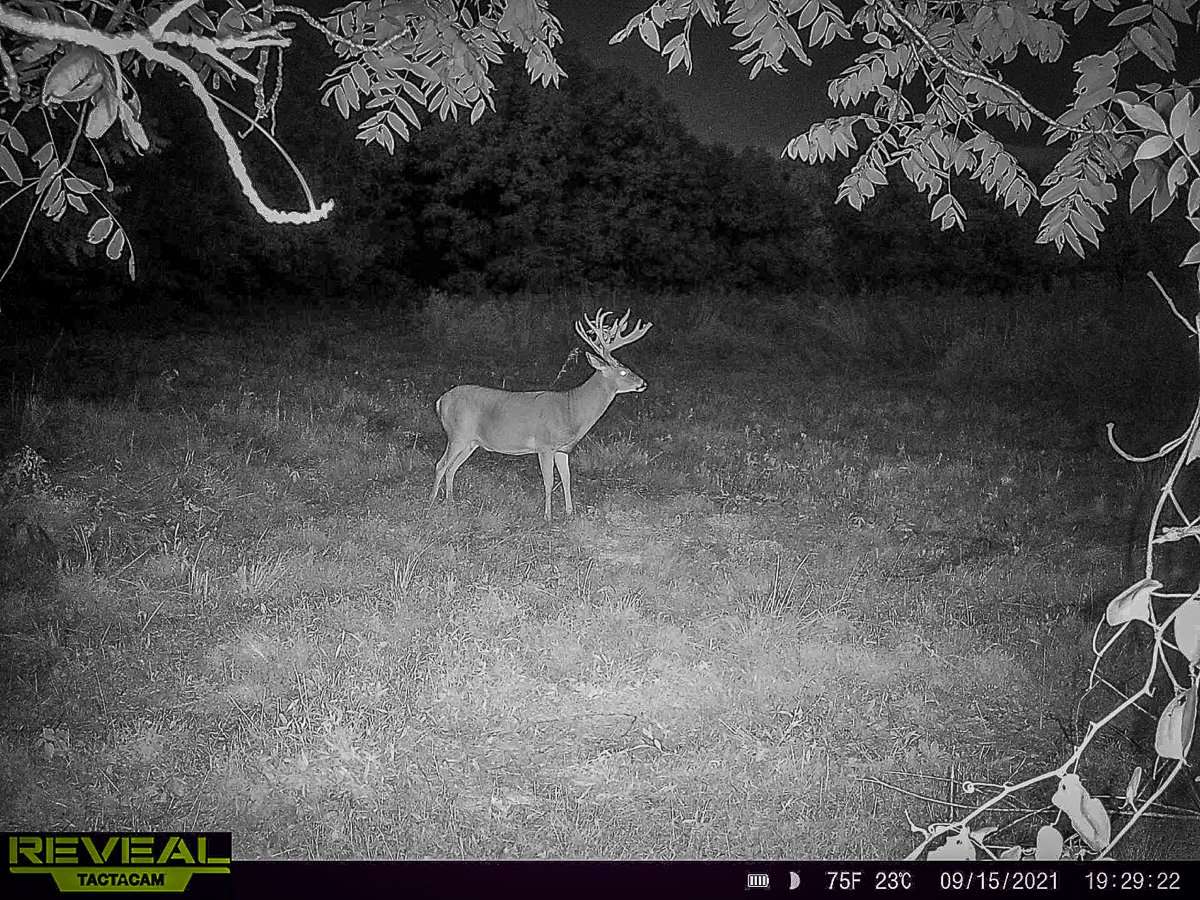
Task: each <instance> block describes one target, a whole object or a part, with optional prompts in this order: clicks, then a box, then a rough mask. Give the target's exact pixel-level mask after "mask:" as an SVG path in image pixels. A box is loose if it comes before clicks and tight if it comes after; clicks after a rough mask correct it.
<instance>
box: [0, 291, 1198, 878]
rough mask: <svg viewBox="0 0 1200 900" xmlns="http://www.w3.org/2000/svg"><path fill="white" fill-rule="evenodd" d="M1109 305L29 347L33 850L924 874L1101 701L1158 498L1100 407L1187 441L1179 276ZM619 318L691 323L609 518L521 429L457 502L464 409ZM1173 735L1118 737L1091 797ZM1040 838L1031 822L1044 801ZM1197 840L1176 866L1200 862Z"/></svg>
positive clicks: (13, 561)
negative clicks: (444, 491)
mask: <svg viewBox="0 0 1200 900" xmlns="http://www.w3.org/2000/svg"><path fill="white" fill-rule="evenodd" d="M1139 290H1140V289H1139ZM1101 299H1103V298H1100V299H1098V294H1097V292H1095V291H1088V290H1083V289H1081V290H1079V291H1078V292H1077V295H1073V296H1068V295H1067V294H1066V292H1065V291H1059V292H1058V293H1054V294H1051V293H1047V294H1034V295H1031V296H1023V297H1003V298H1001V297H986V298H981V297H973V298H965V297H958V296H946V297H928V296H913V297H907V298H906V297H861V298H857V299H852V300H851V299H839V298H822V297H817V296H802V297H786V298H778V299H766V298H758V299H754V298H732V299H731V298H728V297H686V298H679V297H658V298H656V297H644V298H639V297H632V298H630V297H613V296H611V295H608V296H605V297H603V298H588V297H583V298H572V299H570V300H560V301H558V302H556V303H553V304H551V303H550V302H549V301H547V300H545V299H538V298H526V299H514V300H507V301H503V300H491V301H487V302H468V301H466V300H463V299H458V298H455V297H450V296H446V295H444V294H438V293H435V294H433V295H432V296H431V297H430V298H428V300H426V301H425V302H424V304H423V305H422V306H420V307H419V308H416V309H413V310H411V311H410V312H409V313H408V314H406V315H404V316H398V315H396V314H393V313H386V314H385V313H383V312H364V311H350V310H348V309H342V308H340V307H329V308H327V309H325V310H324V311H315V312H310V313H307V314H298V313H295V312H281V313H278V314H276V313H272V312H270V311H267V310H260V311H257V312H255V313H254V314H253V315H250V314H246V315H244V316H242V317H241V318H233V319H231V318H230V317H229V316H228V315H225V316H224V317H223V318H221V319H220V320H218V319H215V318H214V319H213V320H211V321H209V320H207V319H205V317H204V315H203V314H201V313H199V312H193V313H192V314H190V315H187V316H182V315H181V316H178V317H173V316H172V315H170V314H168V313H163V314H162V315H161V316H158V317H150V318H148V319H147V320H146V321H142V322H137V323H130V322H128V321H125V320H122V319H120V317H119V316H116V315H115V314H114V315H108V314H103V315H102V314H100V313H96V315H95V318H94V319H93V320H92V321H86V320H85V317H84V316H76V317H75V319H74V320H73V321H74V323H75V324H74V325H72V326H69V327H67V328H65V329H63V328H59V327H58V326H57V325H53V324H52V323H50V322H45V323H41V324H40V325H37V324H20V323H17V324H12V325H10V326H8V327H7V328H6V331H5V332H4V333H3V335H2V337H0V343H2V345H3V346H2V347H0V371H4V372H6V373H7V374H5V376H4V379H5V384H4V388H5V391H6V394H5V402H4V404H3V409H2V411H0V453H3V457H4V459H5V460H7V461H8V463H7V465H6V469H5V471H4V472H3V485H2V491H3V493H2V494H0V501H2V503H0V535H2V541H3V542H2V544H0V567H2V568H0V595H2V599H0V667H3V679H2V683H3V692H4V694H3V697H2V698H0V708H2V709H3V713H2V714H0V716H2V721H0V782H3V784H4V785H5V788H4V790H3V791H0V829H8V830H14V829H31V828H47V829H72V830H93V829H109V828H116V829H171V828H185V829H197V830H199V829H207V828H217V829H231V830H232V831H233V833H234V849H235V853H236V854H237V856H238V857H239V858H318V857H319V858H332V859H343V858H403V859H411V858H425V857H436V858H443V857H444V858H455V859H457V858H489V859H497V858H550V859H561V858H594V857H604V858H622V859H624V858H650V859H667V858H670V859H681V858H686V859H692V858H729V859H739V858H862V857H866V858H879V857H882V858H890V857H897V856H903V855H904V854H906V853H907V852H908V851H909V850H910V849H911V847H912V846H914V844H915V843H916V842H917V840H918V839H917V837H916V836H914V835H913V834H912V832H911V831H910V829H909V824H908V821H907V819H911V820H912V821H913V822H915V823H917V824H920V825H927V824H928V823H930V822H934V821H945V820H949V819H953V818H955V817H957V815H959V814H960V813H959V812H958V810H959V808H960V807H959V804H970V805H974V804H975V803H976V802H977V800H978V795H975V796H970V795H964V794H963V793H962V791H961V790H956V789H955V787H954V785H955V784H956V783H961V782H962V781H963V780H964V779H965V780H969V781H974V782H975V783H976V784H978V785H980V789H981V790H985V791H986V790H987V786H988V785H992V784H998V783H1002V782H1005V781H1015V780H1017V779H1019V778H1020V777H1023V776H1027V775H1029V774H1032V773H1034V772H1036V771H1041V770H1042V769H1044V768H1046V767H1047V766H1051V765H1056V764H1057V763H1058V762H1059V761H1060V760H1061V758H1062V756H1063V755H1064V753H1066V752H1069V750H1070V748H1071V747H1072V746H1073V745H1074V744H1075V742H1076V741H1077V739H1078V736H1079V733H1080V730H1081V729H1082V728H1083V727H1086V720H1087V719H1086V717H1087V710H1088V709H1089V704H1092V703H1098V704H1102V702H1103V701H1104V700H1105V698H1104V697H1103V696H1099V697H1097V696H1092V697H1090V698H1088V699H1086V700H1084V701H1083V702H1081V701H1080V696H1081V688H1082V687H1083V686H1084V684H1085V683H1086V679H1087V672H1088V667H1089V665H1090V663H1091V643H1092V633H1093V630H1094V628H1095V625H1096V623H1097V622H1098V621H1099V619H1100V617H1101V615H1102V612H1103V609H1104V604H1105V603H1106V602H1107V601H1108V600H1109V599H1111V597H1112V596H1113V595H1115V594H1116V593H1117V592H1118V591H1119V590H1120V589H1121V588H1123V587H1124V586H1125V585H1126V584H1128V583H1129V581H1130V580H1132V579H1131V578H1130V576H1129V567H1128V564H1127V557H1128V547H1129V541H1130V538H1129V535H1130V522H1131V516H1132V511H1133V509H1134V507H1135V505H1136V499H1137V495H1138V492H1139V491H1140V490H1142V489H1143V488H1145V487H1146V485H1147V483H1148V479H1147V477H1146V476H1145V475H1144V474H1143V473H1139V472H1138V470H1137V469H1136V467H1133V466H1130V465H1129V464H1126V463H1123V462H1120V461H1119V460H1118V459H1117V458H1116V456H1115V455H1114V454H1113V453H1112V452H1111V450H1109V449H1107V445H1106V444H1105V443H1104V440H1103V423H1104V422H1106V421H1110V420H1111V421H1115V422H1116V423H1117V434H1118V436H1119V437H1121V438H1122V439H1123V440H1125V441H1126V443H1127V444H1128V445H1129V447H1130V449H1132V450H1135V451H1137V452H1148V451H1150V450H1153V449H1156V448H1158V447H1159V446H1160V445H1161V444H1162V443H1164V442H1165V441H1166V440H1167V439H1168V438H1170V437H1173V436H1174V435H1175V434H1176V433H1177V429H1178V426H1179V425H1180V423H1181V422H1183V421H1186V417H1187V415H1188V414H1189V412H1190V407H1191V404H1192V398H1193V396H1194V394H1193V393H1191V392H1192V391H1193V390H1194V385H1195V373H1194V372H1193V371H1192V370H1191V367H1192V366H1194V351H1193V350H1192V349H1190V347H1189V345H1188V344H1187V342H1186V340H1185V337H1184V334H1183V331H1182V329H1180V328H1173V325H1172V320H1171V318H1170V316H1169V315H1168V314H1167V313H1166V312H1165V310H1160V309H1159V308H1158V306H1160V305H1161V304H1159V303H1158V302H1157V301H1156V300H1154V299H1153V298H1152V297H1150V296H1149V293H1148V292H1147V293H1146V295H1145V296H1144V297H1142V299H1141V300H1139V301H1138V302H1137V303H1134V302H1132V301H1131V300H1130V299H1129V298H1128V297H1123V298H1112V301H1113V302H1112V303H1108V304H1106V303H1104V302H1100V300H1101ZM599 305H604V306H607V307H609V308H616V309H618V310H620V311H623V310H624V309H625V308H626V306H632V307H633V310H634V313H635V315H638V316H642V317H644V318H646V319H651V320H653V321H654V323H655V327H654V329H653V330H652V331H651V332H649V334H648V335H647V336H646V338H645V339H643V340H642V341H640V342H639V343H638V344H637V345H635V346H633V347H631V348H630V349H629V350H628V351H627V352H626V353H624V354H622V359H623V361H624V362H626V363H627V364H628V365H629V366H631V367H632V368H634V369H635V370H636V371H637V372H638V373H639V374H641V375H642V376H643V377H644V378H645V379H646V381H647V382H648V385H649V387H648V389H647V390H646V391H645V392H644V393H640V394H622V395H620V396H618V397H617V399H616V400H615V402H614V403H613V405H612V407H611V408H610V409H609V411H608V412H607V414H606V415H605V416H604V417H603V418H601V419H600V421H599V422H598V423H597V425H596V426H595V427H594V429H593V430H592V431H591V433H590V434H589V435H588V436H587V437H586V438H585V439H584V440H583V441H582V442H581V443H580V445H579V447H578V448H577V449H576V450H575V452H573V453H572V455H571V460H572V472H573V474H574V484H573V488H574V494H575V502H576V511H575V515H574V516H572V517H569V518H568V517H566V516H565V515H564V514H563V509H562V496H561V492H556V495H555V497H554V520H553V522H551V523H550V524H546V523H545V522H544V521H543V520H542V487H541V478H540V475H539V473H538V467H537V463H536V458H535V457H531V456H526V457H506V456H499V455H493V454H488V453H485V452H483V451H480V452H477V453H476V454H475V455H474V456H473V457H472V458H471V459H470V460H469V461H468V462H467V463H466V465H465V466H464V467H463V468H462V469H461V470H460V472H459V473H458V481H457V483H456V492H457V494H458V497H457V499H456V502H455V503H454V504H453V505H448V504H445V503H443V502H439V503H438V504H436V505H434V506H432V507H430V505H429V490H430V486H431V483H432V478H433V469H434V462H435V461H436V460H437V458H438V456H439V455H440V454H441V452H442V449H443V446H444V437H443V434H442V429H441V427H440V425H439V423H438V421H437V419H436V418H435V416H434V412H433V403H434V400H435V399H436V398H437V397H438V396H439V395H440V394H441V393H442V392H443V391H445V390H446V389H448V388H450V387H452V386H454V385H456V384H461V383H467V382H474V383H479V384H486V385H491V386H495V387H505V388H508V389H511V390H519V389H539V388H545V387H550V386H554V387H556V388H557V389H560V390H561V389H565V388H567V387H572V386H574V385H576V384H579V383H580V382H582V381H583V380H584V378H585V377H586V376H587V375H588V374H590V371H591V370H590V368H589V367H588V365H587V363H586V362H585V361H583V360H582V359H579V358H572V359H568V354H569V351H570V350H571V348H572V347H574V346H575V345H576V343H577V342H576V341H575V340H574V333H573V332H572V329H571V320H572V318H573V317H574V316H575V315H577V314H578V313H580V312H583V311H591V310H594V309H595V308H596V307H597V306H599ZM218 321H219V322H220V324H219V325H218V324H216V323H217V322H218ZM564 370H565V371H564ZM560 376H561V377H560ZM1151 385H1153V387H1150V386H1151ZM23 448H28V451H26V450H24V449H23ZM1113 677H1114V678H1118V677H1119V674H1118V675H1114V676H1113ZM1100 693H1101V694H1103V691H1101V692H1100ZM1152 738H1153V720H1150V719H1147V720H1146V722H1137V721H1134V720H1130V721H1128V722H1126V723H1124V727H1122V728H1121V729H1117V730H1114V731H1113V732H1112V733H1111V734H1110V735H1107V736H1106V737H1105V738H1104V740H1105V741H1107V745H1105V746H1104V748H1103V750H1104V752H1103V753H1101V754H1098V757H1099V761H1097V759H1096V756H1095V755H1094V756H1093V757H1089V760H1090V762H1089V763H1088V765H1089V766H1090V767H1091V768H1090V769H1089V770H1088V771H1089V778H1090V780H1089V785H1090V787H1091V790H1092V792H1093V793H1095V794H1100V795H1110V794H1118V795H1119V794H1120V793H1121V791H1122V790H1123V789H1124V786H1125V781H1126V780H1127V777H1128V774H1127V773H1128V770H1129V768H1130V767H1131V766H1132V765H1136V764H1142V765H1149V764H1150V762H1151V761H1152V758H1153V751H1152V750H1151V749H1150V745H1151V742H1152ZM1097 766H1100V768H1097ZM1106 766H1110V768H1106ZM1048 800H1049V795H1048V792H1047V795H1046V796H1045V797H1044V798H1043V801H1045V802H1048ZM1116 805H1117V804H1116V803H1114V804H1113V806H1114V807H1115V806H1116ZM1118 818H1119V816H1118ZM1014 819H1015V820H1017V825H1016V826H1015V827H1014V828H1013V829H1011V831H1010V832H1009V833H1008V834H1007V835H1006V836H997V837H996V838H994V839H995V840H997V841H999V842H1000V843H1002V844H1003V843H1005V842H1010V843H1016V842H1018V841H1019V840H1025V841H1028V837H1029V832H1030V831H1031V830H1032V829H1035V828H1036V827H1037V826H1038V825H1040V824H1044V823H1045V822H1046V821H1049V819H1048V818H1047V817H1044V816H1043V817H1039V816H1027V817H1024V818H1020V817H1018V816H1016V815H1010V816H1009V817H1008V819H1007V821H1012V820H1014ZM1149 827H1150V828H1154V827H1155V826H1154V825H1153V824H1151V825H1150V826H1149ZM1170 833H1171V834H1172V835H1175V836H1176V837H1175V838H1173V839H1172V840H1164V839H1162V838H1161V837H1160V838H1157V839H1156V842H1155V843H1154V855H1158V856H1162V855H1167V856H1172V855H1189V854H1194V852H1195V847H1196V842H1195V833H1194V832H1192V833H1191V836H1190V837H1189V836H1188V833H1187V832H1186V831H1185V829H1182V828H1177V827H1175V826H1171V830H1170ZM1146 840H1147V839H1146V838H1143V839H1141V842H1139V840H1134V841H1131V842H1129V844H1128V845H1126V846H1125V847H1124V848H1123V852H1126V853H1129V854H1134V855H1136V854H1138V853H1139V852H1143V851H1144V847H1145V846H1146V844H1145V841H1146Z"/></svg>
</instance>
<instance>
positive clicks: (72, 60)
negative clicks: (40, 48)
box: [42, 47, 104, 104]
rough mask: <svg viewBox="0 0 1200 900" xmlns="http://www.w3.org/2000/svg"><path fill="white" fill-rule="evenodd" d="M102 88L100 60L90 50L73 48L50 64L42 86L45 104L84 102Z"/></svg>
mask: <svg viewBox="0 0 1200 900" xmlns="http://www.w3.org/2000/svg"><path fill="white" fill-rule="evenodd" d="M103 84H104V56H103V54H101V53H100V51H98V50H93V49H92V48H91V47H73V48H71V49H70V50H68V51H67V52H66V53H65V54H63V56H62V58H60V59H59V61H58V62H56V63H55V64H54V67H53V68H52V69H51V70H50V73H49V74H48V75H47V76H46V80H45V82H44V83H43V84H42V101H43V102H44V103H48V104H55V103H77V102H79V101H80V100H86V99H87V98H88V97H90V96H92V94H94V93H96V91H98V90H100V88H101V87H102V86H103Z"/></svg>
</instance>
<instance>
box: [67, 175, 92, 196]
mask: <svg viewBox="0 0 1200 900" xmlns="http://www.w3.org/2000/svg"><path fill="white" fill-rule="evenodd" d="M64 184H66V186H67V190H68V191H72V192H74V193H76V194H94V193H95V192H96V190H97V188H96V185H94V184H92V183H91V182H90V181H85V180H84V179H82V178H76V177H75V176H73V175H72V176H71V177H69V178H67V179H66V180H65V181H64Z"/></svg>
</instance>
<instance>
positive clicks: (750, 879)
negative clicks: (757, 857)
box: [746, 872, 771, 888]
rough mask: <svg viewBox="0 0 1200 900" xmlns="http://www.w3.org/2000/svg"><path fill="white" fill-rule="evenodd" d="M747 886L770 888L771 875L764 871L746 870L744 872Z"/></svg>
mask: <svg viewBox="0 0 1200 900" xmlns="http://www.w3.org/2000/svg"><path fill="white" fill-rule="evenodd" d="M746 887H747V888H770V887H771V876H770V875H768V874H767V873H766V872H747V873H746Z"/></svg>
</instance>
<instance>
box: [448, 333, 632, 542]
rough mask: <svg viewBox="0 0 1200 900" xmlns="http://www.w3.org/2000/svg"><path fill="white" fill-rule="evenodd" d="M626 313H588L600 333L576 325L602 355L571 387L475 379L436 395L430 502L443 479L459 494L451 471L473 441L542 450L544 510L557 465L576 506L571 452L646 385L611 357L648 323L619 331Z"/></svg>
mask: <svg viewBox="0 0 1200 900" xmlns="http://www.w3.org/2000/svg"><path fill="white" fill-rule="evenodd" d="M628 319H629V315H628V313H626V315H625V318H624V319H622V320H620V322H618V323H616V324H614V325H613V326H612V327H611V328H610V329H608V330H606V329H605V328H604V314H603V311H599V312H598V313H597V317H596V321H595V322H590V321H588V320H586V319H585V320H584V321H585V322H587V323H588V325H590V326H592V327H593V329H594V331H595V334H594V335H592V334H588V333H586V332H585V331H584V330H583V328H582V327H581V326H579V325H577V326H576V328H577V330H578V331H579V333H580V335H581V336H582V337H583V338H584V340H585V341H587V342H588V344H589V346H592V347H593V348H595V349H597V350H598V351H599V352H601V353H602V354H603V355H602V356H595V355H593V354H591V353H588V354H587V357H588V362H590V363H591V365H592V367H593V368H594V369H595V370H596V371H595V372H594V373H593V375H592V377H591V378H589V379H588V380H587V381H585V382H584V383H583V384H581V385H580V386H579V387H577V388H573V389H571V390H569V391H501V390H497V389H496V388H489V387H482V386H480V385H477V384H463V385H459V386H458V387H455V388H451V389H450V390H448V391H446V393H444V394H442V396H441V397H439V398H438V401H437V406H436V408H437V414H438V418H440V419H441V421H442V428H443V429H445V431H446V450H445V452H443V453H442V457H441V459H439V460H438V462H437V468H436V470H435V472H434V478H433V490H432V492H431V493H430V496H429V502H430V503H433V502H434V501H435V500H437V495H438V488H439V487H440V486H441V484H442V481H443V479H444V480H445V482H446V499H447V500H448V501H450V500H453V499H454V474H455V472H457V471H458V469H459V467H460V466H461V465H462V464H463V463H464V462H466V461H467V459H468V458H469V457H470V455H471V454H472V453H474V452H475V450H476V448H479V447H482V448H483V449H484V450H491V451H492V452H494V453H505V454H508V455H510V456H523V455H526V454H530V453H536V454H537V455H538V462H539V464H540V465H541V470H542V485H543V487H544V489H545V494H546V503H545V508H544V515H545V518H546V520H547V521H549V520H550V494H551V492H552V490H553V487H554V470H555V469H556V468H557V470H558V476H559V479H560V480H561V481H562V485H563V495H564V498H565V500H566V508H567V513H568V514H570V513H572V512H574V508H573V505H572V502H571V467H570V462H569V460H568V457H567V454H568V453H569V452H570V451H571V450H572V449H573V448H574V446H575V445H576V444H577V443H578V442H579V440H580V439H581V438H582V437H583V436H584V435H585V434H587V433H588V431H590V430H591V428H592V426H593V425H595V424H596V422H597V420H599V418H600V417H601V416H602V415H604V413H605V411H606V410H607V409H608V407H609V405H610V404H611V403H612V402H613V398H615V397H616V396H617V394H622V393H626V392H630V391H639V392H640V391H644V390H645V389H646V382H645V381H643V380H642V379H641V377H640V376H639V375H637V374H636V373H634V372H631V371H630V370H629V369H627V368H625V367H624V366H623V365H621V364H620V363H619V362H617V361H616V360H615V359H613V357H612V353H611V351H612V349H614V348H615V347H616V346H622V343H630V342H632V341H634V340H637V338H638V337H641V336H642V334H645V332H646V330H647V329H649V327H650V326H649V325H646V326H644V327H641V323H640V322H639V323H638V327H639V328H640V331H639V330H638V328H635V329H634V331H635V332H636V334H635V335H634V336H630V335H629V334H624V335H623V334H621V333H620V331H621V329H623V328H624V326H625V324H626V322H627V321H628Z"/></svg>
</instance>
